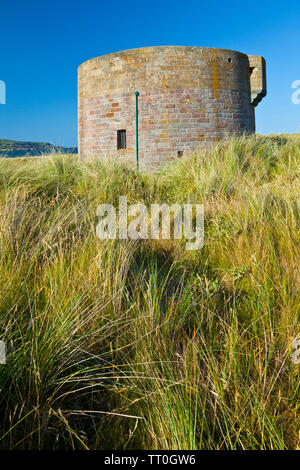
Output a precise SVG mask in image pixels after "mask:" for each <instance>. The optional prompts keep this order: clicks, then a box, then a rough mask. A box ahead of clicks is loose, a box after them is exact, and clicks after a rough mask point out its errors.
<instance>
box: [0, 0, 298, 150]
mask: <svg viewBox="0 0 300 470" xmlns="http://www.w3.org/2000/svg"><path fill="white" fill-rule="evenodd" d="M0 15H1V29H0V80H3V81H5V82H6V86H7V104H6V105H0V138H9V139H16V140H33V141H47V142H51V143H54V144H57V145H65V146H71V145H76V144H77V67H78V66H79V65H80V63H81V62H83V61H85V60H87V59H90V58H92V57H95V56H98V55H102V54H108V53H110V52H115V51H118V50H123V49H131V48H136V47H143V46H151V45H189V46H208V47H221V48H225V49H234V50H238V51H240V52H245V53H247V54H257V55H263V56H264V57H265V59H266V61H267V86H268V96H267V97H266V98H265V99H264V100H263V101H262V102H261V103H260V104H259V105H258V107H257V108H256V124H257V132H258V133H261V134H267V133H283V132H288V133H292V132H299V131H300V104H299V105H295V104H292V100H291V96H292V92H293V90H292V88H291V84H292V82H293V81H294V80H300V1H299V0H289V1H282V0H280V1H279V0H272V1H271V0H260V1H256V0H252V1H248V2H247V1H244V0H241V1H235V0H232V1H230V0H229V1H224V0H222V1H218V0H214V1H209V0H207V1H201V0H192V1H189V0H186V1H176V0H172V1H171V0H164V1H161V0H149V1H146V2H143V1H142V0H141V1H133V0H123V1H120V0H114V1H104V0H103V1H101V0H98V1H96V0H94V1H92V0H82V1H80V2H79V1H76V0H73V1H69V0H59V1H58V0H27V1H24V0H23V1H20V0H13V1H11V2H8V1H5V2H1V4H0Z"/></svg>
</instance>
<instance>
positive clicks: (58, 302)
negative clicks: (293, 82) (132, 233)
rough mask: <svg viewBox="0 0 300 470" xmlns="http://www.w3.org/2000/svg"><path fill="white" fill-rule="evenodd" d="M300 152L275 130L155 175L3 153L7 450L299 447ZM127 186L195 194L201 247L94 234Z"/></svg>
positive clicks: (299, 141) (132, 197)
mask: <svg viewBox="0 0 300 470" xmlns="http://www.w3.org/2000/svg"><path fill="white" fill-rule="evenodd" d="M299 157H300V138H299V137H279V136H278V137H270V138H263V137H251V138H239V139H229V140H227V141H224V142H221V143H219V144H218V145H217V147H215V148H214V149H212V150H201V151H199V152H197V153H195V154H193V155H191V156H190V157H184V158H183V159H181V160H179V161H177V162H175V163H173V164H172V165H170V166H169V167H168V168H166V169H164V170H162V171H160V172H159V173H157V174H155V175H146V174H143V173H139V174H136V173H135V172H134V171H133V170H131V169H128V168H126V167H125V166H122V165H121V164H120V163H118V162H117V161H114V160H111V161H106V162H105V161H103V162H100V161H93V162H90V163H89V164H87V163H80V162H78V160H77V157H75V156H59V155H56V156H53V157H47V158H35V159H16V160H5V159H2V160H1V161H0V214H1V215H0V263H1V267H0V269H1V276H0V296H1V301H0V339H2V340H4V341H5V342H6V344H7V364H6V365H0V448H2V449H295V448H297V447H298V448H299V446H300V441H299V398H298V397H299V365H296V364H294V363H293V361H292V360H291V343H292V341H293V340H294V339H295V338H296V337H297V335H299V331H300V330H299V305H300V304H299V247H300V243H299V242H300V240H299V238H300V237H299V220H300V212H299V194H300V184H299ZM119 195H127V197H128V203H129V204H132V203H134V202H138V201H141V202H144V203H145V204H150V203H152V202H160V203H163V202H167V203H171V202H178V203H184V202H195V203H196V202H197V203H202V202H204V203H205V246H204V248H203V249H202V250H200V251H186V250H185V248H184V246H185V241H184V240H179V241H177V240H176V241H162V240H161V241H159V240H158V241H147V240H145V241H135V242H134V241H130V240H128V241H119V240H111V241H100V240H99V239H98V238H97V237H96V234H95V227H96V217H95V214H96V208H97V206H98V205H99V204H101V203H104V202H114V203H116V205H117V203H118V197H119ZM297 407H298V408H297Z"/></svg>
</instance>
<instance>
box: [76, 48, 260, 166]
mask: <svg viewBox="0 0 300 470" xmlns="http://www.w3.org/2000/svg"><path fill="white" fill-rule="evenodd" d="M135 91H138V92H139V110H138V118H139V160H140V164H141V166H142V167H156V166H158V165H160V164H161V163H164V162H167V161H169V160H172V159H174V158H177V157H178V156H180V155H182V152H190V151H191V150H193V149H195V148H197V147H199V146H200V145H201V144H202V143H203V142H215V141H218V140H219V139H220V138H222V137H224V136H225V135H226V134H233V133H253V132H255V117H254V107H255V106H256V105H257V104H258V103H259V102H260V101H261V99H262V98H263V97H264V96H265V95H266V72H265V60H264V59H263V58H262V57H260V56H252V55H249V56H248V55H246V54H242V53H240V52H235V51H230V50H225V49H213V48H201V47H185V46H160V47H146V48H142V49H132V50H128V51H122V52H116V53H114V54H108V55H105V56H100V57H96V58H94V59H91V60H88V61H87V62H85V63H83V64H82V65H81V66H80V67H79V69H78V140H79V142H78V145H79V154H80V158H82V159H86V158H88V157H89V156H92V155H97V156H99V157H101V155H105V154H106V155H109V154H112V153H116V152H118V154H119V155H120V156H121V157H122V158H123V157H124V158H125V157H126V158H127V159H129V160H131V161H132V163H133V164H134V162H135V151H136V141H135V132H136V127H135V119H136V114H135V95H134V92H135ZM118 131H123V133H124V131H126V148H122V149H119V150H117V148H118V146H120V145H119V139H118ZM123 146H124V145H123Z"/></svg>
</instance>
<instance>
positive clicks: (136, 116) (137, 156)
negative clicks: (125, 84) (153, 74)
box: [134, 91, 139, 170]
mask: <svg viewBox="0 0 300 470" xmlns="http://www.w3.org/2000/svg"><path fill="white" fill-rule="evenodd" d="M134 94H135V150H136V169H137V170H138V169H139V114H138V111H139V109H138V96H139V92H138V91H135V92H134Z"/></svg>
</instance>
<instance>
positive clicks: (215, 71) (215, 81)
mask: <svg viewBox="0 0 300 470" xmlns="http://www.w3.org/2000/svg"><path fill="white" fill-rule="evenodd" d="M212 68H213V70H212V87H213V90H214V96H215V99H216V100H217V99H218V98H219V74H218V61H217V57H214V58H213V63H212Z"/></svg>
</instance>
